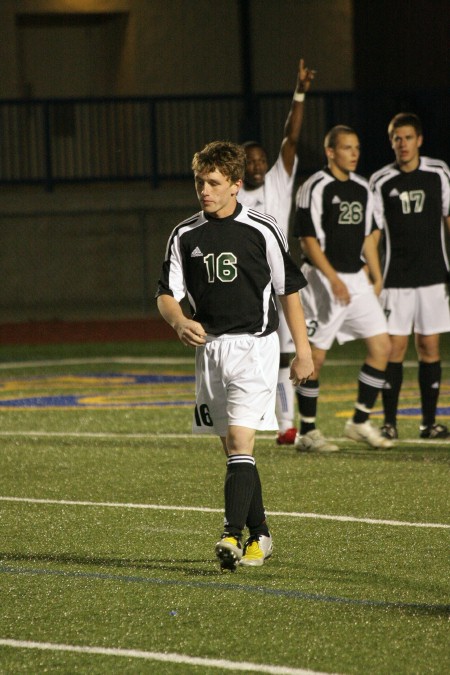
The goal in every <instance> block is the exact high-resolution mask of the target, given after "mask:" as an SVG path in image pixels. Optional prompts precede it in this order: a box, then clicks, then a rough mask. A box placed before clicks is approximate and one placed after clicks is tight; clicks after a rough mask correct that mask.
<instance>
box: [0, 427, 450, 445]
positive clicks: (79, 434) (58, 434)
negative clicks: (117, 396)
mask: <svg viewBox="0 0 450 675" xmlns="http://www.w3.org/2000/svg"><path fill="white" fill-rule="evenodd" d="M1 436H17V437H21V436H22V437H28V438H33V437H35V438H65V437H69V436H70V437H73V438H93V439H95V438H97V439H99V438H105V439H108V438H111V439H121V438H122V439H124V440H127V439H143V440H145V439H147V440H149V441H151V440H156V439H159V440H161V439H164V438H172V439H174V438H179V439H184V438H186V439H187V438H193V437H194V436H193V434H192V433H189V434H185V433H173V434H168V433H163V434H157V433H146V434H139V433H138V434H126V433H120V432H117V433H114V432H103V431H97V432H95V431H17V430H15V431H12V430H11V431H7V430H5V429H2V430H1V431H0V437H1ZM212 438H217V436H214V435H213V434H197V435H196V436H195V440H196V441H198V440H201V439H203V440H209V441H211V439H212ZM274 438H275V435H274V433H273V434H265V433H258V439H261V440H266V441H270V440H273V439H274ZM327 438H328V440H330V441H333V442H339V441H341V442H343V441H345V442H347V440H346V439H345V438H343V437H342V436H340V437H338V436H336V437H332V436H327ZM350 443H351V444H352V445H353V441H350ZM419 443H420V445H430V446H431V447H433V445H436V444H439V445H450V438H439V439H438V440H435V439H428V438H420V439H418V438H402V439H401V444H402V445H418V444H419Z"/></svg>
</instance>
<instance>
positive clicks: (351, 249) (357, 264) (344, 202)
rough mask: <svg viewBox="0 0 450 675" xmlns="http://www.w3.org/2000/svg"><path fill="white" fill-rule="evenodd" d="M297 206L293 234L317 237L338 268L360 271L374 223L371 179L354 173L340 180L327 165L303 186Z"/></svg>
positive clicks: (298, 195)
mask: <svg viewBox="0 0 450 675" xmlns="http://www.w3.org/2000/svg"><path fill="white" fill-rule="evenodd" d="M296 206H297V209H296V213H295V221H294V235H295V236H296V237H316V238H317V239H318V241H319V243H320V247H321V249H322V251H323V252H324V253H325V255H326V256H327V258H328V260H329V262H330V263H331V265H332V266H333V267H334V269H335V270H337V271H338V272H342V273H350V274H352V273H356V272H359V270H360V269H361V267H362V266H363V265H364V262H365V261H364V258H363V256H362V248H363V245H364V239H365V237H366V236H367V235H368V234H370V232H371V231H372V228H373V224H374V221H373V199H372V196H371V193H370V190H369V184H368V181H367V180H366V179H365V178H363V177H362V176H359V175H358V174H355V173H350V174H349V178H348V180H345V181H342V180H338V179H337V178H335V177H334V176H333V174H332V173H331V171H330V170H329V169H328V167H327V168H325V169H322V170H321V171H317V172H316V173H315V174H313V175H312V176H310V178H308V180H306V181H305V183H303V185H301V186H300V188H299V190H298V192H297V197H296Z"/></svg>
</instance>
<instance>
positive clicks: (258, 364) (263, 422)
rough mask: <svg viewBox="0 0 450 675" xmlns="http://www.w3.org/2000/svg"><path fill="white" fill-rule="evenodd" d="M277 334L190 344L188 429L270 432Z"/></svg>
mask: <svg viewBox="0 0 450 675" xmlns="http://www.w3.org/2000/svg"><path fill="white" fill-rule="evenodd" d="M279 360H280V345H279V340H278V335H277V334H276V333H271V334H270V335H267V336H266V337H255V336H254V335H249V334H246V335H220V336H219V337H215V336H208V337H207V342H206V344H205V345H204V346H203V347H197V348H196V356H195V377H196V408H195V414H194V419H193V422H192V431H193V432H194V433H197V434H216V435H218V436H226V435H227V431H228V427H229V426H230V425H237V426H242V427H247V428H249V429H256V430H260V431H263V430H276V429H278V423H277V419H276V416H275V397H276V388H277V378H278V366H279Z"/></svg>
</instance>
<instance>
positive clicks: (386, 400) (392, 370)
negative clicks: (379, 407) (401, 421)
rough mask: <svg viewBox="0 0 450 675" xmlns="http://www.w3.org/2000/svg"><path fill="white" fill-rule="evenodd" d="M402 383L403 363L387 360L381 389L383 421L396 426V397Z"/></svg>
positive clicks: (397, 397) (398, 395)
mask: <svg viewBox="0 0 450 675" xmlns="http://www.w3.org/2000/svg"><path fill="white" fill-rule="evenodd" d="M402 383H403V363H392V362H389V363H388V365H387V369H386V382H385V383H384V385H383V389H382V390H381V397H382V399H383V408H384V423H385V424H392V425H393V426H394V427H396V426H397V410H398V399H399V397H400V389H401V388H402Z"/></svg>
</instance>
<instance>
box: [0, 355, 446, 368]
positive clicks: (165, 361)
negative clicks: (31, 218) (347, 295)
mask: <svg viewBox="0 0 450 675" xmlns="http://www.w3.org/2000/svg"><path fill="white" fill-rule="evenodd" d="M96 363H118V364H127V363H129V364H132V365H133V364H141V365H146V364H148V365H169V366H170V365H184V364H186V365H187V364H190V365H194V355H192V356H191V357H190V358H187V357H176V356H175V357H170V356H92V357H85V358H73V359H51V360H46V361H43V360H41V361H8V362H7V363H0V370H13V369H14V368H48V367H51V366H56V367H59V366H82V365H83V364H86V365H91V364H96ZM326 365H327V366H357V365H361V359H329V360H328V361H327V362H326ZM403 365H404V367H405V368H415V367H417V361H404V363H403ZM441 365H442V367H443V368H446V367H448V366H449V365H450V362H447V361H442V363H441Z"/></svg>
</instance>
